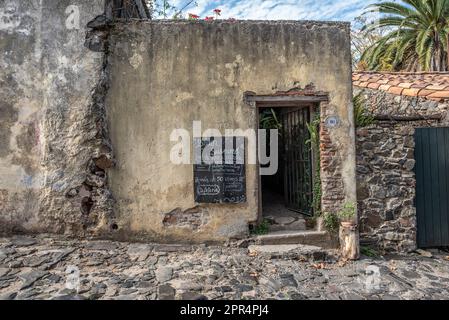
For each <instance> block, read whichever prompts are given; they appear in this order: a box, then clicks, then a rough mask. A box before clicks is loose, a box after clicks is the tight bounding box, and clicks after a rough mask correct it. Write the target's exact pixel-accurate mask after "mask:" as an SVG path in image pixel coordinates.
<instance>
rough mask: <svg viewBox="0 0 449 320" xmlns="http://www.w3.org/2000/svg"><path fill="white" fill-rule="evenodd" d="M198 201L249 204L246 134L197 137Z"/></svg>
mask: <svg viewBox="0 0 449 320" xmlns="http://www.w3.org/2000/svg"><path fill="white" fill-rule="evenodd" d="M194 152H195V164H194V168H193V171H194V180H195V181H194V186H195V202H197V203H245V202H246V170H245V138H244V137H223V138H221V137H219V138H217V137H210V138H195V139H194Z"/></svg>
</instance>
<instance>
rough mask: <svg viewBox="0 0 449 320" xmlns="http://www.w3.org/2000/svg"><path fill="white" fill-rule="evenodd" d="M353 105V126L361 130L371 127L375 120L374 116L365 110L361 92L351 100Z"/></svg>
mask: <svg viewBox="0 0 449 320" xmlns="http://www.w3.org/2000/svg"><path fill="white" fill-rule="evenodd" d="M353 104H354V120H355V125H356V127H358V128H363V127H367V126H370V125H372V124H373V123H374V122H375V120H374V116H373V115H372V114H370V113H369V112H368V110H366V105H365V99H364V98H363V96H362V92H360V93H359V94H357V95H355V96H354V98H353Z"/></svg>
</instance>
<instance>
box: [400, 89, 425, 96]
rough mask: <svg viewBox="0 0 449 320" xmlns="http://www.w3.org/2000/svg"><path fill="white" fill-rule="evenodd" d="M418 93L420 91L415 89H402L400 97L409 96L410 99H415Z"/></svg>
mask: <svg viewBox="0 0 449 320" xmlns="http://www.w3.org/2000/svg"><path fill="white" fill-rule="evenodd" d="M419 91H421V89H416V88H412V89H404V91H402V95H403V96H410V97H417V96H418V95H419Z"/></svg>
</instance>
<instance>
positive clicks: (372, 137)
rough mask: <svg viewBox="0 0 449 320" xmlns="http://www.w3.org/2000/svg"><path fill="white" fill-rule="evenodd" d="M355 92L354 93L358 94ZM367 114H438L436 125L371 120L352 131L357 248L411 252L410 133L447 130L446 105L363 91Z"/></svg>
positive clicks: (413, 234)
mask: <svg viewBox="0 0 449 320" xmlns="http://www.w3.org/2000/svg"><path fill="white" fill-rule="evenodd" d="M358 92H360V91H356V93H358ZM363 96H364V98H365V99H366V107H367V109H368V110H369V111H370V112H371V113H372V114H373V115H375V116H376V115H389V116H417V115H435V114H441V115H442V117H443V120H442V121H435V120H424V121H406V122H405V121H376V122H375V124H373V125H371V126H368V127H365V128H358V129H357V132H356V134H357V139H356V140H357V143H356V148H357V197H358V209H359V222H360V232H361V239H362V243H370V244H375V245H376V246H377V247H379V248H381V249H383V250H385V251H390V252H407V251H412V250H414V249H416V229H417V225H416V208H415V207H414V199H415V186H416V179H415V173H414V166H415V159H414V150H415V142H414V133H415V128H418V127H434V126H447V120H446V119H445V117H446V111H447V107H448V105H447V104H445V103H438V102H435V101H429V100H425V99H422V98H410V97H404V96H395V95H392V94H388V93H386V92H382V91H375V90H369V89H366V90H363Z"/></svg>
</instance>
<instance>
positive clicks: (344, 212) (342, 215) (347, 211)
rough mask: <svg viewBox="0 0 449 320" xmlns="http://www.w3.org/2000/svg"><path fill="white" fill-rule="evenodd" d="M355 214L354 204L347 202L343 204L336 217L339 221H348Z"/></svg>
mask: <svg viewBox="0 0 449 320" xmlns="http://www.w3.org/2000/svg"><path fill="white" fill-rule="evenodd" d="M355 216H356V206H355V203H353V202H347V203H345V204H344V206H343V208H342V209H341V210H340V211H338V213H337V217H338V218H339V219H340V221H345V222H350V221H352V220H353V219H354V217H355Z"/></svg>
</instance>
